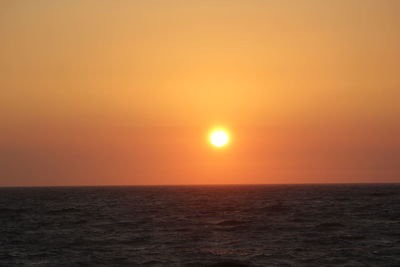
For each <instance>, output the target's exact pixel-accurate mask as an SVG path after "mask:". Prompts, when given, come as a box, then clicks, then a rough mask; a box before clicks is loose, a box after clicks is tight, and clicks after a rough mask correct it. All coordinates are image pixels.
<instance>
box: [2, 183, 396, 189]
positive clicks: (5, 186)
mask: <svg viewBox="0 0 400 267" xmlns="http://www.w3.org/2000/svg"><path fill="white" fill-rule="evenodd" d="M373 184H375V185H379V184H400V182H341V183H335V182H332V183H329V182H327V183H260V184H258V183H241V184H229V183H227V184H223V183H221V184H121V185H115V184H114V185H113V184H104V185H0V188H48V187H173V186H188V187H190V186H273V185H373Z"/></svg>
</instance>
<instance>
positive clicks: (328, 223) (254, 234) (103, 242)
mask: <svg viewBox="0 0 400 267" xmlns="http://www.w3.org/2000/svg"><path fill="white" fill-rule="evenodd" d="M0 266H192V267H197V266H199V267H200V266H209V267H211V266H214V267H226V266H232V267H245V266H400V184H330V185H316V184H315V185H218V186H211V185H210V186H123V187H122V186H121V187H117V186H114V187H42V188H40V187H32V188H0Z"/></svg>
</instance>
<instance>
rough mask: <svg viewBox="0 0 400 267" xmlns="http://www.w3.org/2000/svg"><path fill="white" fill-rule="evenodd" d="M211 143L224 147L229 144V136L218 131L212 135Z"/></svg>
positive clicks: (224, 132)
mask: <svg viewBox="0 0 400 267" xmlns="http://www.w3.org/2000/svg"><path fill="white" fill-rule="evenodd" d="M210 142H211V144H212V145H213V146H216V147H223V146H225V145H226V144H228V142H229V135H228V133H227V132H226V131H223V130H216V131H213V132H212V133H211V134H210Z"/></svg>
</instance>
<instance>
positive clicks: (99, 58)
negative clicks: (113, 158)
mask: <svg viewBox="0 0 400 267" xmlns="http://www.w3.org/2000/svg"><path fill="white" fill-rule="evenodd" d="M399 12H400V2H399V1H396V0H383V1H378V0H362V1H361V0H359V1H357V0H346V1H345V0H335V1H333V0H331V1H318V0H302V1H288V0H279V1H278V0H270V1H259V0H247V1H240V0H231V1H228V0H213V1H211V0H202V1H196V0H190V1H176V0H173V1H163V0H146V1H127V0H119V1H105V0H96V1H66V0H60V1H51V0H46V1H44V0H38V1H18V0H17V1H15V0H13V1H11V0H5V1H1V2H0V111H1V112H0V120H1V121H2V124H3V125H4V126H6V127H4V128H7V129H8V130H7V131H9V132H11V133H13V134H15V132H21V131H26V127H28V126H27V125H28V124H29V125H30V126H29V127H33V128H35V127H36V128H38V127H39V128H40V129H47V130H43V131H49V133H47V135H51V136H52V137H53V139H56V140H57V139H59V140H64V141H63V142H66V141H65V139H68V138H70V137H68V136H67V135H65V136H64V135H63V134H60V133H58V134H57V135H56V134H54V135H52V134H51V131H50V130H48V128H50V129H51V128H52V126H51V125H53V124H56V125H62V126H59V127H61V128H68V129H70V128H73V129H81V128H82V127H83V126H82V125H85V126H84V127H89V126H87V125H88V124H93V125H94V126H90V127H94V129H97V128H96V127H99V128H101V129H103V131H104V129H107V128H112V127H121V125H124V127H127V128H128V129H131V128H135V127H139V128H141V129H142V132H145V133H146V134H148V133H149V132H153V130H152V129H153V128H157V129H158V127H161V130H157V131H158V133H159V135H161V136H164V137H162V138H161V139H162V140H164V139H163V138H166V137H165V136H179V137H180V138H181V137H182V136H183V134H182V132H185V131H189V132H191V133H192V132H195V133H193V134H189V135H188V136H196V138H195V137H193V139H191V140H192V141H191V142H194V143H195V144H196V145H197V143H196V142H197V140H201V141H200V142H203V139H198V138H197V137H198V136H202V135H203V134H204V132H206V131H207V130H208V127H213V126H215V124H221V123H222V124H224V125H227V126H228V127H231V128H234V129H238V130H237V131H239V132H240V131H241V132H242V133H243V135H242V140H247V141H246V142H247V143H246V144H244V143H243V144H242V146H239V147H241V149H240V151H239V148H236V149H237V151H238V152H237V153H238V154H237V155H240V156H238V157H239V158H240V162H239V161H238V160H232V162H230V163H231V164H232V165H233V166H235V168H236V169H235V171H233V170H232V169H231V170H230V171H229V172H228V171H226V172H227V173H235V172H236V173H240V172H243V173H249V172H254V176H255V177H258V178H255V179H254V180H249V181H248V182H252V181H258V182H260V181H261V182H263V181H264V182H268V180H263V179H262V177H261V176H262V175H265V173H264V172H263V171H260V166H261V165H265V164H266V165H267V166H269V168H270V169H272V170H273V171H271V173H272V174H271V175H270V176H273V175H275V176H276V177H280V176H281V174H282V173H288V172H290V171H289V170H288V168H289V169H290V168H292V169H293V171H292V172H290V173H289V174H285V175H282V177H285V179H283V178H282V181H285V182H287V181H290V177H292V176H293V177H294V176H295V174H294V173H296V171H299V172H301V173H302V175H300V176H301V177H307V175H309V174H310V175H314V174H313V172H307V170H308V169H310V168H311V167H310V165H311V163H304V162H303V163H301V160H300V158H301V157H303V156H304V155H313V154H312V152H307V151H306V150H307V149H306V148H298V151H301V152H298V153H300V154H301V155H302V156H298V157H296V156H293V158H292V159H291V158H290V157H285V158H284V156H283V154H285V153H284V152H282V155H280V154H279V153H278V154H279V155H275V158H272V157H271V156H269V157H267V159H265V158H264V154H263V153H264V152H263V151H264V150H262V151H258V150H257V149H256V147H263V148H264V147H265V149H266V150H267V148H268V147H270V146H274V147H275V146H276V145H275V143H274V142H275V141H276V142H278V143H279V141H277V138H278V139H279V140H281V141H282V140H290V139H293V140H298V142H302V141H301V133H302V132H304V131H310V132H312V135H313V136H314V135H316V136H317V138H316V139H317V140H319V139H321V138H319V139H318V136H319V135H318V134H316V133H314V132H313V129H315V127H322V126H321V124H328V125H329V127H332V128H337V127H338V128H339V130H338V131H342V132H345V131H346V129H347V128H346V127H348V125H353V127H355V126H354V122H356V124H357V123H358V124H360V125H363V126H360V127H359V128H357V127H355V128H356V129H351V130H350V132H363V131H364V130H366V129H365V127H366V126H365V125H379V126H376V127H375V126H371V127H372V128H373V130H372V132H373V133H372V135H373V136H374V138H373V140H381V139H382V137H383V136H389V137H390V138H388V139H386V140H381V141H380V142H381V143H380V145H379V144H378V145H377V147H378V148H379V149H380V150H379V149H378V148H377V150H379V151H382V150H383V151H386V152H387V151H389V150H390V151H389V152H387V153H388V154H389V155H388V156H387V157H388V158H390V160H389V161H390V162H392V161H393V160H394V159H392V158H394V157H395V156H396V155H397V152H398V151H397V150H396V149H397V148H398V147H397V145H398V142H397V141H395V137H394V136H396V133H397V131H398V129H397V127H396V125H398V117H399V114H400V105H398V99H400V79H399V75H398V70H399V69H400V50H399V49H398V48H399V47H400V31H399V25H400V17H399V16H398V14H399ZM35 125H36V126H35ZM38 125H40V126H38ZM43 125H44V126H43ZM66 125H68V126H66ZM71 125H72V126H71ZM116 125H117V126H116ZM57 127H58V126H57ZM90 127H89V128H90ZM168 127H172V128H173V129H180V130H173V129H169V128H168ZM368 127H370V126H368ZM368 127H367V128H368ZM166 128H167V130H166ZM260 128H262V129H263V130H261V132H263V133H266V134H267V135H268V130H265V129H269V130H270V131H272V132H273V133H274V135H275V134H276V136H285V137H284V138H286V139H282V138H283V137H276V138H272V139H271V140H273V141H265V140H263V141H260V140H258V141H256V142H258V143H256V144H255V143H253V141H251V140H252V139H257V138H258V137H257V138H255V136H258V135H259V130H258V129H260ZM322 128H324V127H322ZM23 129H25V130H23ZM94 129H90V130H89V131H90V132H96V130H94ZM188 129H190V130H188ZM193 129H196V130H193ZM241 129H242V130H241ZM243 129H245V130H243ZM288 129H290V130H288ZM37 131H39V130H37ZM76 131H77V132H75V134H76V135H81V134H82V133H81V132H80V131H78V130H76ZM82 131H84V132H85V131H86V130H82ZM287 131H290V132H292V134H289V135H288V134H287ZM106 132H111V133H109V135H108V137H107V138H108V139H110V140H113V137H115V136H116V135H119V134H120V133H119V130H116V129H114V130H109V131H106ZM11 133H10V134H9V136H12V135H13V134H11ZM146 134H145V135H146ZM44 135H46V133H44ZM93 135H95V136H94V137H93ZM96 135H100V134H99V133H92V134H91V138H94V139H96V138H99V139H100V137H99V136H96ZM138 135H140V134H138V133H135V134H132V138H131V139H132V140H133V141H127V140H126V142H128V144H127V143H126V142H125V143H124V145H125V146H126V147H129V146H130V145H132V144H129V142H136V141H135V140H136V137H137V136H138ZM22 136H23V137H21V138H20V139H16V137H13V138H14V139H15V140H14V139H13V140H14V141H13V142H14V143H15V144H21V143H29V144H31V145H32V146H34V147H36V146H38V144H41V145H43V144H42V143H41V141H40V142H39V141H38V139H34V138H33V137H29V136H28V137H26V133H24V134H22ZM235 136H237V134H235ZM321 136H325V134H321V135H320V136H319V137H321ZM356 136H358V135H356V134H354V136H352V137H350V139H352V140H353V139H354V140H358V139H357V138H356ZM252 137H254V138H252ZM154 138H160V137H154ZM185 138H186V137H185ZM188 138H189V137H188ZM238 138H239V142H240V135H239V136H238ZM22 139H23V140H22ZM88 139H90V138H88ZM172 139H173V138H172ZM172 139H168V138H167V139H165V142H167V143H174V142H175V141H172ZM189 139H190V138H189ZM261 139H263V138H261ZM361 139H362V138H361ZM4 140H8V139H7V138H3V141H1V140H0V142H2V146H1V147H6V145H5V143H6V142H7V147H8V146H11V147H12V145H10V144H11V143H13V142H11V143H10V141H4ZM29 140H30V141H29ZM193 140H196V141H193ZM354 140H353V141H351V142H353V143H351V144H349V143H348V142H350V141H342V143H341V144H342V146H343V147H344V148H343V151H342V152H344V153H345V151H347V150H350V149H351V148H350V147H351V146H352V145H354V142H356V141H354ZM370 141H371V139H367V140H366V141H365V144H364V143H363V145H364V146H365V149H367V148H368V147H370ZM49 142H50V141H49ZM84 142H88V140H87V139H82V140H78V141H75V142H74V144H75V145H76V146H82V143H84ZM110 142H111V143H116V144H114V145H110V146H111V147H112V148H109V149H111V150H113V149H114V150H115V146H119V143H118V142H117V141H110ZM282 142H283V143H285V144H284V145H282V146H280V147H277V148H276V149H277V150H279V151H289V150H290V148H289V145H287V144H286V143H287V142H286V141H282ZM321 142H322V141H321ZM332 142H333V141H332ZM361 142H364V141H361ZM374 142H375V141H374ZM56 143H57V142H56ZM99 143H100V141H99ZM333 143H334V142H333ZM233 145H234V144H232V148H231V149H232V151H236V150H235V148H233ZM318 145H319V143H316V144H314V146H316V147H317V146H318ZM54 146H55V145H53V148H52V149H53V150H56V151H55V152H54V153H55V154H57V155H58V154H63V150H62V149H65V148H60V149H58V148H54ZM132 146H135V145H132ZM176 146H182V147H180V148H176V149H177V150H179V151H181V150H182V151H188V150H190V151H191V152H190V153H188V154H185V153H186V152H182V153H181V154H179V153H178V154H179V155H178V159H176V162H172V160H171V159H168V160H166V157H167V156H164V154H163V156H160V162H162V163H163V164H165V165H166V166H172V165H174V164H175V165H176V166H179V157H187V156H188V155H193V153H194V152H193V151H197V152H196V153H199V154H198V155H201V157H200V158H201V160H200V161H196V160H197V159H194V158H193V161H196V163H193V166H195V165H196V166H198V165H201V166H203V167H204V165H202V163H201V162H204V161H207V162H208V161H209V158H207V156H206V155H208V152H207V153H206V152H199V151H198V150H196V149H195V148H193V147H191V146H190V145H187V146H188V147H187V148H185V147H186V144H185V145H182V144H181V143H180V142H178V144H177V145H176ZM331 146H332V144H331V143H329V144H328V145H327V148H326V149H325V150H326V151H325V152H321V153H322V154H324V155H326V161H325V162H323V163H319V164H320V165H321V166H325V165H326V164H327V162H330V161H332V159H331V158H330V157H329V156H328V155H330V151H331V150H330V147H331ZM361 146H362V145H361ZM95 147H96V148H97V149H98V145H97V146H95ZM199 147H200V145H199ZM249 147H251V149H250V148H249ZM388 147H392V149H389V148H388ZM393 147H395V148H394V149H393ZM13 149H14V148H11V150H13ZM19 149H21V148H19ZM36 149H37V148H36ZM127 149H128V148H126V150H127ZM170 149H172V148H169V149H166V151H169V152H170ZM180 149H181V150H180ZM254 149H255V150H257V152H254V151H253V150H254ZM388 149H389V150H388ZM9 150H10V148H8V149H3V150H2V151H0V152H2V154H3V157H6V156H4V155H6V154H7V153H9V152H8V151H9ZM39 150H40V148H39ZM116 150H118V149H116ZM122 150H123V151H119V152H118V153H117V154H118V155H121V154H124V153H128V152H126V151H125V150H124V149H122ZM147 150H149V151H153V152H154V151H156V150H158V148H157V147H156V146H155V145H152V144H150V145H149V146H148V147H147V148H140V149H135V151H140V153H139V152H138V153H139V154H137V155H136V154H135V155H130V156H126V161H128V162H129V159H132V158H133V159H135V160H138V159H140V158H141V156H140V155H141V153H147V152H146V151H147ZM367 150H368V149H367ZM5 151H7V152H5ZM124 151H125V152H124ZM243 151H252V152H243ZM374 151H375V150H374ZM393 151H395V152H393ZM396 151H397V152H396ZM386 152H385V153H386ZM88 153H89V152H88ZM104 153H106V152H104ZM129 153H131V152H129ZM129 153H128V154H129ZM246 153H247V154H248V156H247V158H243V156H242V155H243V154H246ZM310 153H311V154H310ZM232 154H234V153H232ZM33 155H34V153H33V154H32V155H31V154H29V155H28V156H27V158H30V157H34V156H33ZM196 155H197V154H196ZM235 155H236V154H235ZM88 157H89V158H90V153H89V154H88V155H86V158H88ZM229 157H234V156H233V155H230V156H229ZM303 158H304V157H303ZM45 159H46V157H44V159H43V160H44V161H45ZM250 159H251V160H250ZM18 160H21V159H18ZM290 160H292V161H290ZM315 160H317V159H316V158H313V156H310V159H309V161H310V162H315ZM61 161H63V160H62V159H60V162H61ZM65 161H67V162H68V160H65ZM94 161H95V162H98V161H96V160H94ZM139 161H140V160H139ZM275 161H276V162H277V163H276V164H275V163H272V162H275ZM281 161H285V162H286V163H285V164H283V163H282V162H281ZM350 161H351V159H350ZM367 161H368V160H366V161H363V159H360V158H357V160H356V162H358V163H357V164H358V165H357V164H355V165H356V166H358V167H355V169H354V170H352V169H351V167H347V166H346V167H343V166H342V165H340V166H342V167H343V171H342V172H341V171H340V170H336V171H332V169H335V165H334V164H333V165H332V166H331V167H329V168H328V167H327V168H322V167H321V168H322V169H323V170H321V172H318V173H316V174H315V176H321V177H329V179H331V178H332V177H334V176H341V175H342V176H351V174H352V173H354V174H355V176H357V177H360V178H362V177H372V176H379V175H380V174H381V176H385V175H386V176H388V177H393V176H395V175H393V173H394V174H398V173H399V172H400V171H399V170H398V169H396V168H393V167H390V168H391V169H390V173H389V174H388V173H386V172H384V171H382V172H380V169H379V168H383V167H379V168H378V169H373V170H372V171H368V170H370V169H368V168H372V167H371V166H370V165H368V164H367V163H365V162H367ZM15 162H17V160H16V161H15ZM15 162H14V163H15ZM23 162H25V161H23ZM143 162H144V161H143ZM146 162H147V161H146ZM199 162H200V163H199ZM216 162H218V161H216ZM243 162H245V163H243ZM363 162H364V163H365V164H364V165H363V164H362V163H363ZM368 162H369V161H368ZM15 164H17V165H18V162H17V163H15ZM21 164H22V165H23V164H26V163H20V164H19V165H21ZM60 164H61V163H60ZM118 164H120V163H118ZM210 164H211V163H210ZM213 164H214V163H213ZM241 164H242V165H241ZM324 164H325V165H324ZM33 165H34V167H35V168H39V167H38V164H33ZM61 165H63V164H61ZM127 165H129V164H128V163H125V164H123V167H121V166H120V167H118V168H119V169H123V170H124V171H122V172H123V173H124V174H125V176H129V175H130V171H129V166H127ZM138 165H140V164H138ZM144 165H145V164H144ZM189 165H190V164H189ZM365 165H368V168H366V167H365ZM378 165H379V164H378ZM63 166H64V165H63ZM220 166H222V165H220ZM254 166H256V167H254ZM277 166H286V167H285V168H284V167H277ZM288 166H289V167H288ZM290 166H293V167H290ZM379 166H380V165H379ZM390 166H392V165H390ZM203 167H185V168H187V169H186V170H185V172H184V173H185V175H186V174H190V175H193V173H195V172H196V170H198V169H199V168H202V169H203V170H204V175H207V174H209V173H208V172H207V170H211V169H212V168H211V167H210V168H211V169H207V168H203ZM364 167H365V168H364ZM60 168H61V167H60ZM76 168H77V167H76V166H75V167H71V168H70V171H71V176H73V175H74V174H75V173H76V171H75V170H76ZM166 168H167V169H168V168H170V167H166ZM213 168H214V167H213ZM215 168H218V166H215ZM357 168H358V169H357ZM363 168H364V169H363ZM39 169H40V168H39ZM67 169H68V168H67ZM79 169H80V170H81V169H85V167H79ZM115 169H116V167H110V168H109V171H110V173H112V172H113V171H115ZM283 169H284V170H283ZM339 169H340V168H339ZM349 169H350V170H349ZM4 172H5V173H7V174H8V176H10V177H16V176H18V175H19V176H23V175H22V174H18V175H17V174H15V173H14V172H13V171H11V170H9V169H7V170H6V171H4ZM83 172H87V173H91V169H90V167H88V169H87V170H85V171H83ZM132 172H133V171H132ZM138 172H140V173H142V174H143V175H144V176H146V177H149V176H152V175H153V176H154V175H157V174H154V173H152V174H150V172H149V171H148V169H143V170H142V169H141V170H140V171H138ZM168 172H169V173H170V176H174V175H178V173H179V172H177V171H176V170H173V169H168ZM214 173H215V170H214ZM297 173H298V172H297ZM333 173H335V175H333ZM261 174H262V175H261ZM178 176H179V175H178ZM181 176H183V174H182V175H181ZM181 176H180V177H181ZM260 177H261V178H260ZM64 179H67V178H64ZM105 179H106V178H105ZM168 179H169V178H168ZM168 179H166V183H169V182H170V181H172V180H168ZM198 179H200V178H198ZM21 181H22V182H21V183H22V184H23V183H24V182H23V179H22V180H21ZM63 181H66V180H63ZM127 181H128V182H127ZM207 181H209V180H207ZM223 181H224V182H227V181H228V182H229V181H230V180H229V179H228V180H223ZM232 181H236V180H234V179H233V180H232ZM240 181H241V182H246V181H242V180H240ZM276 181H278V182H279V181H280V180H279V179H278V180H276ZM296 181H297V180H296ZM302 181H303V180H302ZM79 182H80V181H75V182H74V183H79ZM109 182H110V181H108V180H104V181H103V182H102V183H109ZM161 182H162V181H161ZM172 182H173V181H172ZM179 182H181V183H185V180H184V179H183V180H179ZM190 182H191V183H192V182H193V183H194V182H198V183H202V182H201V180H196V181H193V180H191V181H190ZM4 183H5V184H9V183H12V182H10V181H7V182H4ZM27 183H28V182H27ZM31 183H35V182H32V181H31ZM43 183H45V182H43ZM46 183H48V181H47V182H46ZM71 183H72V182H71ZM82 183H85V182H82ZM90 183H95V181H90ZM117 183H129V180H127V178H124V179H123V180H121V181H117ZM132 183H145V181H144V180H138V181H137V180H135V181H132ZM154 183H160V181H157V180H155V181H154ZM0 184H1V181H0Z"/></svg>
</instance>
